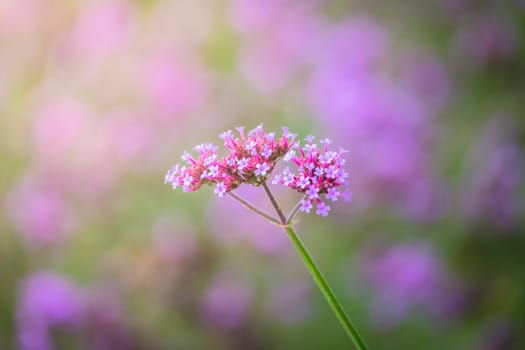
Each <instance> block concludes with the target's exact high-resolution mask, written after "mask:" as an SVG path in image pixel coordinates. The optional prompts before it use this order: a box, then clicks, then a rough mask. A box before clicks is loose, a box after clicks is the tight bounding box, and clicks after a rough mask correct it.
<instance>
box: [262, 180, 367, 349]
mask: <svg viewBox="0 0 525 350" xmlns="http://www.w3.org/2000/svg"><path fill="white" fill-rule="evenodd" d="M262 185H263V187H264V190H265V191H266V195H267V196H268V198H269V199H270V202H271V203H272V206H273V207H274V209H275V211H276V212H277V215H278V216H279V219H280V220H281V223H282V225H281V227H282V228H283V230H284V232H286V234H287V235H288V238H290V241H292V244H293V245H294V247H295V249H296V250H297V253H299V255H300V256H301V258H302V259H303V262H304V263H305V265H306V267H307V268H308V270H309V271H310V274H311V275H312V277H313V279H314V281H315V283H316V284H317V287H319V289H320V290H321V292H322V293H323V295H324V297H325V299H326V301H327V302H328V304H329V305H330V307H331V308H332V311H333V312H334V313H335V315H336V316H337V318H338V319H339V321H340V322H341V324H342V326H343V328H344V329H345V331H346V333H347V334H348V336H349V337H350V339H352V342H353V343H354V345H355V347H356V348H357V349H358V350H367V349H368V347H367V346H366V344H365V342H364V341H363V339H362V338H361V336H360V335H359V332H358V331H357V329H356V328H355V326H354V325H353V323H352V321H350V318H349V317H348V315H347V314H346V313H345V310H344V309H343V307H342V306H341V304H340V303H339V301H338V300H337V298H336V297H335V294H334V292H332V290H331V289H330V286H329V285H328V282H326V279H325V278H324V276H323V274H322V273H321V271H320V270H319V268H318V267H317V265H316V263H315V262H314V260H313V259H312V257H311V256H310V253H308V250H307V249H306V247H305V246H304V244H303V242H302V241H301V239H300V238H299V236H297V234H296V233H295V231H294V229H293V227H292V225H290V220H291V219H292V218H293V215H295V213H297V208H298V206H296V207H295V208H294V209H293V210H292V212H291V213H290V215H289V216H288V219H287V218H286V217H285V216H284V213H283V211H282V209H281V207H280V206H279V203H278V202H277V200H276V199H275V197H274V196H273V194H272V191H271V190H270V188H269V187H268V185H267V184H266V183H265V182H263V184H262Z"/></svg>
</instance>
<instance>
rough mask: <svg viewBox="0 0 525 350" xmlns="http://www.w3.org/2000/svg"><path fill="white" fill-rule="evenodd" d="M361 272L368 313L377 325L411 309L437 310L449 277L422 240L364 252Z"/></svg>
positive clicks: (442, 304)
mask: <svg viewBox="0 0 525 350" xmlns="http://www.w3.org/2000/svg"><path fill="white" fill-rule="evenodd" d="M359 266H360V269H361V274H362V276H363V278H364V280H365V282H366V285H367V286H368V288H369V289H370V290H371V291H372V303H371V309H370V312H371V317H372V320H373V322H374V323H375V324H376V325H377V326H378V327H381V328H389V327H392V326H395V325H397V324H398V323H400V322H402V321H403V320H404V319H405V318H406V317H407V316H408V315H409V313H410V312H412V311H413V310H414V309H417V308H421V309H423V310H426V311H427V312H431V313H440V312H442V311H443V308H444V307H445V306H446V305H445V304H446V302H447V298H448V296H447V294H446V293H447V290H448V286H449V281H448V278H447V274H446V271H445V267H444V266H443V264H442V262H441V260H440V257H439V255H438V254H437V252H436V251H435V250H434V249H433V247H431V246H429V245H428V244H426V243H419V242H415V243H399V244H397V245H394V246H391V247H388V248H387V249H385V250H383V251H380V252H374V251H371V252H367V253H366V254H365V255H363V257H362V258H361V261H360V264H359Z"/></svg>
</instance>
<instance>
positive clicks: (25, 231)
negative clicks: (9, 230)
mask: <svg viewBox="0 0 525 350" xmlns="http://www.w3.org/2000/svg"><path fill="white" fill-rule="evenodd" d="M6 206H7V213H8V215H9V217H10V219H11V221H12V223H13V225H14V226H15V228H16V229H17V230H18V232H19V233H20V234H21V235H22V237H23V238H24V240H25V241H26V242H27V243H28V244H31V245H33V244H34V245H37V246H38V245H44V246H48V245H56V244H58V243H61V242H62V241H63V240H64V239H65V238H66V236H67V235H68V234H70V233H71V232H72V231H73V228H74V226H75V219H74V215H73V212H72V211H71V209H70V206H69V204H68V202H67V200H66V199H65V198H64V196H63V195H62V194H61V193H60V192H58V191H56V190H54V189H52V188H47V187H46V186H45V185H41V184H37V183H35V182H34V180H31V179H24V180H22V182H21V183H20V184H19V185H18V186H17V187H14V188H13V189H12V191H11V193H10V194H9V196H8V198H7V201H6Z"/></svg>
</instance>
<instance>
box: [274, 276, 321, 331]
mask: <svg viewBox="0 0 525 350" xmlns="http://www.w3.org/2000/svg"><path fill="white" fill-rule="evenodd" d="M269 302H270V305H269V310H270V312H271V316H272V317H273V318H274V319H276V320H277V321H279V322H281V323H283V324H297V323H300V322H303V321H304V320H305V319H306V318H307V317H308V316H309V315H310V313H311V307H310V306H311V301H310V289H309V288H308V285H307V284H304V283H299V282H289V281H286V282H281V283H276V284H274V286H273V288H272V290H271V291H270V294H269Z"/></svg>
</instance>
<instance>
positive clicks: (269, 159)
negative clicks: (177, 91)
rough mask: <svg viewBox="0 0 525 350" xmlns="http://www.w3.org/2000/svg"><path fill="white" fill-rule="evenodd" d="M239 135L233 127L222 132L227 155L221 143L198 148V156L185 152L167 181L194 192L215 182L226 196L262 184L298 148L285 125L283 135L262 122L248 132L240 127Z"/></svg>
mask: <svg viewBox="0 0 525 350" xmlns="http://www.w3.org/2000/svg"><path fill="white" fill-rule="evenodd" d="M237 131H238V134H239V135H238V137H237V136H235V135H234V133H233V132H232V131H231V130H229V131H227V132H225V133H223V134H221V135H220V137H221V138H222V139H223V140H224V145H225V146H226V148H227V149H228V151H229V154H227V155H226V156H224V157H219V156H218V155H217V146H215V145H213V144H202V145H199V146H197V147H195V150H196V151H197V152H198V153H199V156H198V158H197V159H195V158H194V157H192V156H191V155H190V154H189V153H188V152H184V154H183V156H182V160H183V161H184V162H185V165H184V166H180V165H179V164H177V165H175V166H174V167H173V168H171V169H170V170H169V171H168V173H167V174H166V179H165V183H170V184H172V186H173V188H177V187H178V186H181V187H182V189H183V190H184V191H185V192H193V191H195V190H197V189H199V188H200V187H201V186H202V185H203V184H210V185H215V193H216V194H217V195H218V196H219V197H222V196H223V195H224V194H225V193H226V192H228V191H231V190H233V189H235V188H237V187H239V186H240V185H241V184H243V183H249V184H253V185H261V184H262V183H263V182H264V181H266V179H267V178H268V177H269V176H270V174H271V172H272V170H273V168H274V167H275V164H276V162H277V160H278V159H280V158H282V157H286V155H287V154H289V152H290V150H291V149H292V148H293V147H294V141H295V137H296V135H294V134H291V133H290V132H289V131H288V129H287V128H283V134H282V136H281V137H280V138H277V139H276V137H275V133H266V132H265V131H264V129H263V126H262V124H261V125H259V126H258V127H256V128H255V129H253V130H251V131H249V132H248V134H247V135H245V132H244V128H243V127H239V128H237Z"/></svg>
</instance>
